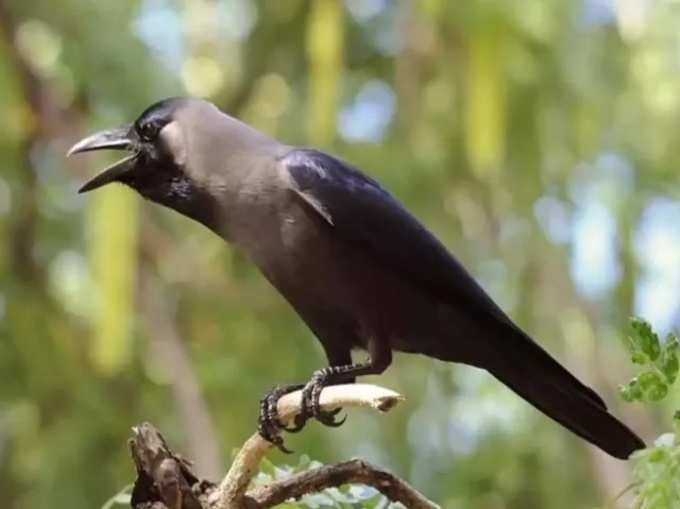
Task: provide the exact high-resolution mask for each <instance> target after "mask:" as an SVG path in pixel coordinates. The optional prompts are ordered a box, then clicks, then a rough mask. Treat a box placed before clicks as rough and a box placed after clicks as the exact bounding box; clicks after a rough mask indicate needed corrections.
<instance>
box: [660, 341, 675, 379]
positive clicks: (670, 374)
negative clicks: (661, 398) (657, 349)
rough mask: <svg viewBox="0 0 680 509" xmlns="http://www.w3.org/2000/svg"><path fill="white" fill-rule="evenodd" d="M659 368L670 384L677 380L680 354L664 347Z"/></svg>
mask: <svg viewBox="0 0 680 509" xmlns="http://www.w3.org/2000/svg"><path fill="white" fill-rule="evenodd" d="M658 366H659V369H660V370H661V372H662V373H663V374H664V375H665V376H666V380H667V382H668V383H669V384H672V383H674V382H675V379H676V378H677V377H678V367H679V365H678V355H677V354H676V353H675V351H674V350H668V349H664V351H663V354H662V355H661V358H660V359H659V362H658Z"/></svg>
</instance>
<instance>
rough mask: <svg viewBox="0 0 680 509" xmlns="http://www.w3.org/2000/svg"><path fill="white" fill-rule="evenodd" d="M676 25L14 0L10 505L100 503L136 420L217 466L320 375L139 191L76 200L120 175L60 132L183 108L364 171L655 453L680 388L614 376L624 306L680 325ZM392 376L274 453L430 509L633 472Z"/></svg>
mask: <svg viewBox="0 0 680 509" xmlns="http://www.w3.org/2000/svg"><path fill="white" fill-rule="evenodd" d="M679 28H680V3H679V2H677V1H675V0H646V1H643V0H571V1H564V0H523V1H522V2H508V1H507V0H469V1H464V2H454V1H447V0H413V1H405V0H395V1H389V0H345V1H340V0H307V1H303V0H276V1H275V0H270V1H249V0H142V1H131V0H116V1H115V2H110V1H109V2H105V1H99V2H94V1H90V0H60V1H59V2H45V1H34V0H2V1H1V3H0V243H1V245H2V248H1V249H0V285H1V286H0V499H1V500H2V506H3V507H9V508H43V507H68V508H70V509H80V508H83V509H85V508H88V509H91V508H95V507H100V506H101V505H102V504H103V502H104V501H105V500H106V499H107V498H109V497H110V496H111V495H112V494H113V493H115V492H117V491H118V490H119V489H120V488H121V487H122V486H124V485H126V484H127V483H128V482H130V480H132V479H133V477H134V473H133V472H132V467H131V462H130V461H129V459H128V452H127V448H126V438H127V436H128V433H129V429H130V426H132V425H133V424H135V423H138V422H140V421H142V420H150V421H152V422H154V423H155V424H156V425H158V426H159V427H160V428H161V429H162V430H163V431H164V432H165V433H166V434H167V436H168V438H169V439H170V440H171V442H172V443H173V444H174V445H175V446H176V447H177V448H178V449H179V450H181V451H183V452H184V453H185V455H186V456H187V457H190V458H193V459H195V460H196V461H197V466H198V469H199V470H200V471H201V472H202V473H204V474H206V475H209V476H213V477H216V476H218V475H219V474H220V473H222V472H223V471H224V469H225V465H226V464H227V463H228V461H229V458H230V454H231V451H232V450H233V449H234V448H235V447H237V446H238V445H239V444H240V443H241V442H242V441H243V440H244V439H245V438H246V437H247V436H249V434H250V433H252V432H253V430H254V426H255V421H256V416H257V408H258V404H257V402H258V399H259V398H260V396H261V395H262V394H263V393H264V392H265V391H266V390H268V389H269V388H270V387H271V386H272V385H274V384H276V383H280V382H293V381H301V380H304V379H306V378H307V377H308V376H309V374H310V373H311V371H312V370H314V369H315V368H318V367H320V366H322V365H323V363H324V358H323V355H322V352H321V349H320V347H319V346H318V345H317V344H316V342H315V340H314V339H313V337H312V336H311V334H310V332H309V331H308V330H307V329H306V328H305V327H304V325H303V324H302V323H301V321H300V320H299V319H298V318H297V317H296V316H295V315H294V314H293V312H292V311H291V310H290V309H289V307H288V306H287V305H286V304H285V302H284V301H283V300H282V298H281V297H279V296H278V295H277V294H276V293H275V292H274V291H273V290H272V289H271V288H270V287H269V286H268V284H267V283H266V282H265V281H264V279H263V278H262V277H261V276H260V275H259V274H258V273H257V271H256V270H255V269H254V268H253V267H252V266H251V265H250V264H249V263H248V262H247V260H245V259H243V258H242V257H241V256H240V255H239V254H238V253H235V252H234V251H232V250H231V249H228V248H226V246H224V244H223V242H222V241H221V240H220V239H218V238H216V237H214V236H213V235H212V234H211V233H209V232H208V231H207V230H204V229H203V228H202V227H201V226H199V225H197V224H194V223H192V222H190V221H189V220H186V219H184V218H182V217H179V216H178V215H177V214H175V213H173V212H171V211H167V210H163V209H161V208H160V207H158V206H154V205H150V204H147V203H143V202H142V200H141V199H139V198H138V197H137V196H136V195H134V194H133V193H132V192H131V191H129V190H127V189H123V188H115V187H114V186H112V187H111V188H107V189H104V190H101V191H98V192H96V193H93V194H91V195H87V196H79V195H78V194H77V193H76V190H77V188H78V187H79V185H80V184H81V183H82V182H83V181H84V180H85V179H86V178H87V177H89V176H91V175H93V174H94V173H95V172H96V171H97V170H98V169H101V168H102V167H103V166H104V164H106V163H108V162H109V161H108V160H107V159H106V156H104V155H102V154H98V155H90V156H82V157H79V158H75V159H73V160H66V159H65V156H64V154H65V152H66V150H67V148H68V147H69V146H70V144H72V143H73V142H75V141H76V140H77V139H79V137H81V136H83V135H84V134H86V133H88V132H89V131H92V130H95V129H98V128H103V127H109V126H112V125H118V124H122V123H124V122H128V121H130V120H132V119H134V118H135V117H136V115H137V114H138V113H139V112H141V110H142V109H143V108H144V107H145V106H147V105H148V104H150V103H151V102H154V101H156V100H158V99H160V98H163V97H166V96H171V95H197V96H204V97H208V98H210V99H211V100H212V101H214V102H215V103H216V104H218V105H219V106H220V107H221V108H222V109H224V110H225V111H227V112H229V113H231V114H232V115H235V116H237V117H239V118H242V119H244V120H245V121H247V122H249V123H251V124H252V125H254V126H256V127H257V128H259V129H261V130H263V131H265V132H267V133H270V134H272V135H274V136H276V137H279V138H281V139H283V140H285V141H287V142H289V143H296V144H302V145H312V146H317V147H321V148H323V149H325V150H327V151H330V152H332V153H335V154H337V155H340V156H341V157H342V158H344V159H346V160H349V161H351V162H352V163H354V164H355V165H357V166H359V167H362V168H364V169H365V170H366V171H367V172H368V173H370V174H371V175H373V176H375V177H376V178H378V179H379V180H380V181H381V182H383V183H384V184H385V186H386V187H387V188H388V189H390V190H391V191H392V192H393V193H394V194H396V195H397V196H398V197H399V198H400V199H401V200H402V201H403V202H404V203H405V204H407V206H408V207H409V208H410V209H411V210H413V211H414V212H415V213H416V215H417V216H418V217H420V218H421V219H422V220H423V221H424V222H425V224H427V225H428V226H429V227H430V228H431V229H432V230H433V231H434V232H435V233H436V234H437V235H438V236H439V237H440V238H441V239H442V240H443V241H444V242H445V243H446V244H447V245H448V246H449V247H450V248H451V250H452V251H453V252H455V253H456V254H457V256H458V257H459V258H460V259H462V261H463V262H464V263H465V264H466V266H467V267H469V269H470V270H471V271H472V272H473V273H474V274H475V275H476V276H477V277H478V278H479V280H480V281H481V282H482V283H483V285H484V286H485V288H487V289H488V291H489V292H490V293H491V294H492V295H493V296H494V297H495V298H496V299H497V300H498V301H499V302H500V303H502V305H503V307H504V308H505V309H506V310H508V312H509V313H510V314H511V315H512V316H513V317H514V318H515V319H516V320H517V321H518V322H519V323H520V324H521V325H522V326H523V327H524V328H525V329H526V330H528V331H530V332H531V333H532V335H534V336H535V337H536V338H537V339H538V340H539V341H540V342H541V343H542V344H544V345H545V346H546V348H547V349H548V350H549V351H551V352H552V353H553V354H554V355H555V356H557V357H558V358H559V359H560V360H561V361H562V362H563V363H565V364H566V365H568V366H569V367H570V369H572V370H573V371H574V372H575V373H577V374H579V375H580V376H581V377H582V378H584V379H585V380H586V381H588V382H589V383H590V384H591V385H593V386H595V387H596V388H597V389H598V390H599V391H601V392H602V394H603V395H604V396H605V399H606V400H607V401H608V402H609V403H610V405H611V407H612V408H613V409H614V412H615V413H617V414H618V415H620V416H621V417H623V418H624V419H625V420H626V421H627V422H629V423H630V424H631V425H632V426H633V427H634V428H636V429H637V430H639V431H640V433H641V434H642V435H643V436H644V437H645V438H646V439H647V440H651V439H653V438H654V437H655V436H657V435H658V434H659V433H660V432H662V431H663V430H664V428H665V427H667V426H668V423H669V415H670V413H671V410H672V409H673V408H674V407H676V406H678V404H680V397H678V396H677V395H676V396H673V397H672V398H671V399H670V401H669V402H668V403H666V404H664V405H665V406H664V405H659V406H658V407H648V408H638V407H636V406H635V405H624V404H622V403H621V401H620V398H619V397H618V395H617V393H616V387H617V384H619V383H622V382H625V381H626V380H627V379H628V377H629V375H630V373H631V368H630V365H629V361H628V357H627V354H626V347H625V335H626V323H627V322H626V321H627V318H628V316H629V315H632V314H636V315H641V316H643V317H645V318H647V319H649V320H650V321H651V322H652V324H653V325H654V326H655V327H657V328H658V329H660V330H661V331H667V330H670V329H672V328H673V326H674V325H677V323H678V321H679V320H680V193H679V183H680V180H679V179H678V169H677V168H678V157H679V156H680V129H679V128H680V51H679V48H680V30H679ZM404 248H405V249H408V246H405V247H404ZM461 340H465V338H461ZM527 370H528V375H527V376H530V366H528V367H527ZM380 383H381V384H383V385H386V386H388V387H391V388H394V389H396V390H398V391H401V392H402V393H404V394H405V395H406V396H407V397H408V400H407V402H406V403H405V404H404V405H403V406H401V407H400V408H398V409H397V410H396V411H395V412H394V413H392V414H391V415H389V416H388V417H386V418H376V416H374V415H365V414H362V413H361V412H353V413H352V415H351V416H350V417H349V419H348V422H347V424H346V425H345V426H344V427H343V428H341V429H339V430H328V429H324V428H323V427H321V426H319V425H317V424H312V425H310V426H309V427H308V429H307V430H306V431H305V432H304V433H303V434H300V435H296V436H289V437H287V439H288V444H289V446H290V447H292V448H293V449H295V450H296V451H299V452H300V453H303V452H304V453H306V454H308V455H310V456H311V457H312V458H314V459H317V460H320V461H324V462H332V461H337V460H341V459H347V458H349V457H351V456H362V457H364V458H367V459H370V460H372V461H375V462H377V463H379V464H380V465H383V466H385V467H388V468H390V469H392V470H393V471H395V472H397V473H398V474H400V475H401V476H403V477H404V478H406V479H408V480H410V481H411V482H412V483H414V484H415V485H416V487H418V488H419V489H420V490H422V491H423V492H425V493H426V494H427V495H428V496H429V497H430V498H433V499H435V500H438V501H439V502H441V503H442V505H443V506H444V507H446V508H473V509H474V508H480V509H481V508H499V509H500V508H522V509H531V508H564V509H573V508H580V507H582V508H589V507H594V506H595V505H601V504H603V503H604V501H606V500H608V499H609V497H612V496H613V495H614V494H615V493H616V492H618V491H619V490H621V489H622V488H624V487H625V486H626V485H627V484H628V482H629V472H628V467H627V466H626V465H625V464H623V463H621V462H617V461H615V460H612V459H610V458H608V457H606V456H605V455H604V454H602V453H600V452H599V451H596V450H595V449H594V448H592V447H590V446H588V445H586V444H584V443H583V442H581V441H579V440H578V439H576V438H574V437H573V436H572V435H571V434H569V433H568V432H566V431H564V430H562V429H561V428H560V427H559V426H557V425H556V424H554V423H553V422H551V421H549V420H548V419H546V418H545V417H543V416H542V415H541V414H539V413H538V412H537V411H535V410H534V409H533V408H532V407H530V406H529V405H528V404H525V403H524V402H523V401H521V400H520V399H519V398H518V397H516V396H515V395H514V394H513V393H511V392H510V391H509V390H507V389H505V388H504V387H503V386H501V385H500V384H499V383H497V382H496V381H495V380H494V379H492V378H491V377H490V376H487V375H486V374H484V373H482V372H479V371H476V370H473V369H469V368H465V367H458V366H455V367H454V366H452V365H445V364H442V363H438V362H436V361H432V360H429V359H425V358H421V357H417V356H404V355H398V356H397V357H396V359H395V362H394V365H393V366H392V368H391V369H390V370H389V371H388V372H387V374H386V375H384V376H383V377H381V378H380ZM272 459H273V461H274V462H277V463H280V462H296V461H297V458H296V457H293V458H289V457H284V456H282V455H280V454H279V453H275V454H273V455H272Z"/></svg>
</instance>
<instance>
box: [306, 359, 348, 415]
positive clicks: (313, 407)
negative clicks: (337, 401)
mask: <svg viewBox="0 0 680 509" xmlns="http://www.w3.org/2000/svg"><path fill="white" fill-rule="evenodd" d="M324 387H326V373H324V371H323V370H321V372H317V373H315V375H314V376H313V377H312V380H311V381H310V382H309V383H308V384H307V385H306V386H305V388H304V389H303V390H302V411H301V412H300V414H299V415H298V416H297V417H296V418H295V424H296V428H297V427H298V426H299V425H300V424H301V423H302V424H303V425H304V422H306V421H307V419H309V418H310V417H314V418H315V419H316V420H317V421H319V422H320V423H321V424H323V425H325V426H330V427H332V428H337V427H339V426H342V425H343V424H344V423H345V421H346V420H347V416H345V417H344V418H343V419H340V420H336V419H335V416H336V415H338V413H340V411H341V410H342V409H340V408H336V409H334V410H330V411H326V410H322V408H321V404H320V403H319V398H320V397H321V391H322V390H323V389H324ZM303 419H304V421H303Z"/></svg>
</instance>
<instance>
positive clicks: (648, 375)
mask: <svg viewBox="0 0 680 509" xmlns="http://www.w3.org/2000/svg"><path fill="white" fill-rule="evenodd" d="M637 379H638V382H639V384H640V390H641V391H642V397H643V398H644V399H645V400H646V401H659V400H661V399H663V398H664V397H665V396H666V394H668V385H667V384H666V382H665V381H664V379H663V378H662V377H661V375H660V374H659V373H657V372H656V371H647V372H645V373H641V374H640V376H638V377H637Z"/></svg>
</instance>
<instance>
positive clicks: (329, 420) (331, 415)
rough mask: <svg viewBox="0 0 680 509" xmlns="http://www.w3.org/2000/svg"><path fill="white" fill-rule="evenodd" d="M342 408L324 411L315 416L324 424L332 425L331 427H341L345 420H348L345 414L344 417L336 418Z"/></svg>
mask: <svg viewBox="0 0 680 509" xmlns="http://www.w3.org/2000/svg"><path fill="white" fill-rule="evenodd" d="M339 410H340V409H339V408H338V409H336V410H333V411H332V412H322V413H321V414H319V415H317V416H315V417H316V419H317V420H318V421H319V422H321V423H322V424H324V425H325V426H330V427H331V428H339V427H340V426H342V425H343V424H345V421H346V420H347V415H345V416H344V417H343V418H342V419H339V420H336V419H335V416H336V415H337V414H338V411H339Z"/></svg>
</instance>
